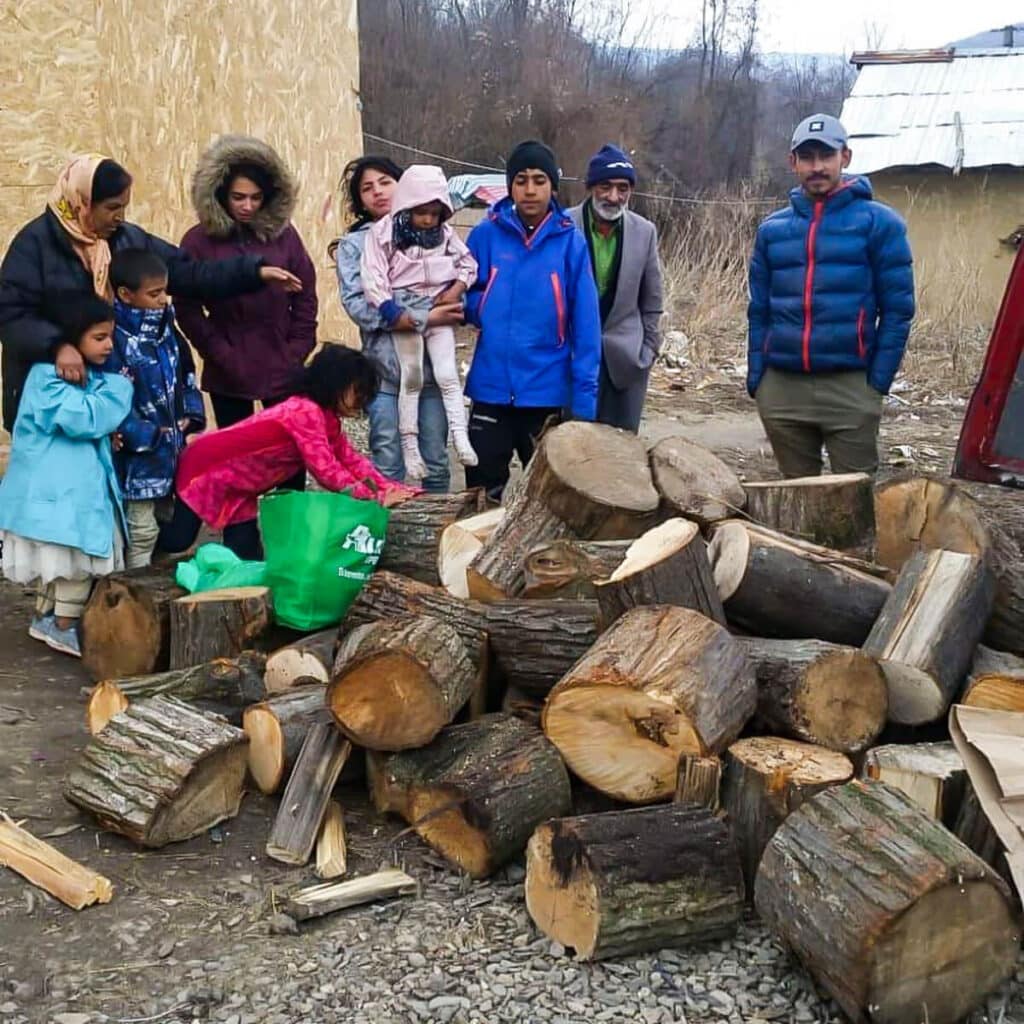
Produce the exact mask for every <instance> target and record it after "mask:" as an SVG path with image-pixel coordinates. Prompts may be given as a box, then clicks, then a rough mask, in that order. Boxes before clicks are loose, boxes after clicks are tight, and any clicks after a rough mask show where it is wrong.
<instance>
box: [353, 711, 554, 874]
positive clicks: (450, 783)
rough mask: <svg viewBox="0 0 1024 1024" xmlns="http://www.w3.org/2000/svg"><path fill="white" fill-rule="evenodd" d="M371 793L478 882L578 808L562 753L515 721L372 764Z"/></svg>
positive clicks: (462, 732) (475, 726)
mask: <svg viewBox="0 0 1024 1024" xmlns="http://www.w3.org/2000/svg"><path fill="white" fill-rule="evenodd" d="M367 763H368V766H369V775H370V793H371V796H372V797H373V801H374V806H375V807H377V809H378V810H381V811H393V812H395V813H398V814H400V815H402V817H404V818H405V819H406V821H408V822H409V823H410V824H411V825H412V826H413V827H414V828H415V830H416V832H417V834H418V835H419V836H420V838H421V839H423V840H424V842H426V843H427V844H428V845H430V846H432V847H433V848H434V849H435V850H437V852H438V853H440V854H441V856H442V857H444V858H445V859H446V860H447V861H449V862H450V863H451V864H454V865H456V866H457V867H460V868H462V869H463V870H464V871H466V872H467V873H468V874H469V875H471V876H472V877H473V878H486V877H487V876H488V875H490V874H492V873H493V872H494V871H496V870H497V869H498V868H499V867H501V865H502V864H504V863H506V861H508V860H510V859H511V858H512V857H514V856H516V855H517V854H520V853H522V852H523V850H524V849H525V848H526V843H527V840H528V839H529V838H530V836H531V835H532V833H533V830H534V829H535V828H536V827H537V826H538V825H539V824H540V823H541V822H542V821H546V820H547V819H548V818H557V817H559V816H561V815H563V814H565V813H566V812H567V811H568V810H569V807H570V803H571V793H570V788H569V776H568V774H567V772H566V770H565V765H564V764H563V763H562V759H561V758H560V757H559V756H558V751H557V750H555V748H554V747H553V746H552V745H551V744H550V743H549V742H548V741H547V740H546V739H545V738H544V736H543V735H542V734H541V733H540V732H539V731H538V730H537V729H535V728H533V727H531V726H529V725H527V724H526V723H525V722H522V721H520V720H519V719H518V718H514V717H513V716H511V715H504V714H496V715H485V716H484V717H483V718H479V719H477V720H476V721H475V722H465V723H463V724H461V725H450V726H448V728H447V729H442V730H441V732H440V733H439V734H438V736H437V738H436V739H435V740H434V741H433V742H432V743H431V744H429V745H428V746H426V747H421V748H420V749H419V750H406V751H403V752H401V753H398V754H391V755H389V756H384V755H382V754H373V753H371V754H370V756H369V758H368V762H367Z"/></svg>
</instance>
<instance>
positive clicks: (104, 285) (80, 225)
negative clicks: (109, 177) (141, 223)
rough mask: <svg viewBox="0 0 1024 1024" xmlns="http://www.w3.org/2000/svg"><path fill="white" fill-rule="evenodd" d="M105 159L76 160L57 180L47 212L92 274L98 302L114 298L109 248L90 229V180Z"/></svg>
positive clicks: (86, 158)
mask: <svg viewBox="0 0 1024 1024" xmlns="http://www.w3.org/2000/svg"><path fill="white" fill-rule="evenodd" d="M105 159H106V158H105V157H102V156H97V155H96V154H94V153H90V154H87V155H85V156H76V157H74V158H73V159H72V161H71V163H69V164H68V165H67V166H66V167H65V168H64V169H63V170H62V171H61V172H60V175H59V176H58V178H57V184H56V185H54V187H53V191H52V192H51V193H50V198H49V199H48V200H47V203H46V205H47V208H48V209H49V210H50V212H51V213H53V214H54V216H56V218H57V220H58V221H60V226H61V227H62V228H63V229H64V230H65V231H66V232H67V234H68V236H69V237H70V239H71V246H72V248H73V249H74V250H75V254H76V255H77V256H78V258H79V259H80V260H81V261H82V264H83V266H84V267H85V269H86V270H88V271H89V273H90V274H92V285H93V288H94V289H95V291H96V294H97V295H98V296H99V297H100V298H101V299H107V300H108V301H109V300H110V299H112V298H113V292H112V289H111V287H110V246H109V245H107V240H106V239H105V238H100V237H99V236H98V235H97V234H96V232H95V229H94V228H93V226H92V215H91V207H92V180H93V178H94V177H95V175H96V168H97V167H99V165H100V164H101V163H102V162H103V160H105Z"/></svg>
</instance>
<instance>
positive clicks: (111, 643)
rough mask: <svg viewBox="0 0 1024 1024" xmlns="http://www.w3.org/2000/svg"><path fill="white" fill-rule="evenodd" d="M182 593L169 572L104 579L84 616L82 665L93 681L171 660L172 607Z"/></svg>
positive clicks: (143, 670)
mask: <svg viewBox="0 0 1024 1024" xmlns="http://www.w3.org/2000/svg"><path fill="white" fill-rule="evenodd" d="M184 593H185V590H184V588H182V587H179V586H178V585H177V583H175V582H174V576H173V574H171V573H170V572H169V571H168V570H167V569H162V568H159V569H154V568H153V567H152V566H150V567H147V568H145V569H133V570H132V571H130V572H124V573H116V574H115V575H113V576H102V577H100V579H98V580H97V581H96V586H95V587H93V591H92V596H91V597H90V598H89V603H88V604H87V605H86V606H85V611H84V612H83V613H82V664H83V665H84V666H85V669H86V671H87V672H88V673H89V677H90V678H91V679H93V680H94V681H95V682H100V681H101V680H103V679H123V678H125V677H126V676H137V675H145V674H146V673H149V672H159V671H161V670H163V669H166V668H167V667H168V659H169V656H170V638H171V626H170V604H171V602H172V601H173V600H175V599H176V598H179V597H181V596H182V595H183V594H184Z"/></svg>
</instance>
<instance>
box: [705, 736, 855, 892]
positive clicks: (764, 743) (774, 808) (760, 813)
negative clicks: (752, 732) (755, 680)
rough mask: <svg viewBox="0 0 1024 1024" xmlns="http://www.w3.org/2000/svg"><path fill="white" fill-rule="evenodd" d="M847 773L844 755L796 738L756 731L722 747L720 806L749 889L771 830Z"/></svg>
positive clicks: (850, 769)
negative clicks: (800, 741) (726, 819)
mask: <svg viewBox="0 0 1024 1024" xmlns="http://www.w3.org/2000/svg"><path fill="white" fill-rule="evenodd" d="M852 777H853V764H852V763H851V762H850V760H849V758H847V757H844V756H843V755H842V754H839V753H836V752H835V751H832V750H826V749H825V748H824V747H816V746H813V745H812V744H810V743H799V742H797V741H796V740H787V739H781V738H778V737H775V736H755V737H751V738H749V739H743V740H738V741H737V742H736V743H734V744H733V745H732V746H731V747H730V748H729V749H728V750H727V751H726V752H725V754H724V755H723V757H722V788H721V802H722V810H724V811H725V812H726V814H727V815H728V819H729V822H730V824H731V826H732V830H733V834H734V835H735V836H736V842H737V845H738V847H739V851H740V862H741V864H742V865H743V877H744V878H745V879H746V883H747V892H748V894H749V895H751V896H753V893H754V879H755V877H756V876H757V866H758V864H760V862H761V856H762V854H763V853H764V848H765V846H767V845H768V841H769V840H770V839H771V837H772V836H773V835H774V834H775V830H776V829H777V828H778V827H779V826H780V825H781V824H782V823H783V822H784V821H785V820H786V818H787V817H788V816H789V815H790V814H791V813H792V812H793V811H795V810H796V809H797V808H798V807H800V806H802V805H803V804H804V803H805V802H806V801H807V800H810V798H811V797H812V796H815V795H817V794H818V793H820V792H821V791H822V790H824V789H828V788H829V787H830V786H837V785H840V784H842V783H844V782H848V781H849V780H850V779H851V778H852Z"/></svg>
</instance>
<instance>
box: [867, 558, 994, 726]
mask: <svg viewBox="0 0 1024 1024" xmlns="http://www.w3.org/2000/svg"><path fill="white" fill-rule="evenodd" d="M994 582H995V581H994V579H993V577H992V573H991V571H990V570H989V569H988V567H987V566H986V564H985V562H984V560H983V559H981V558H979V557H977V556H975V555H963V554H957V553H956V552H954V551H921V552H918V554H916V555H913V556H912V557H911V558H910V559H909V560H908V561H907V562H906V564H905V565H904V566H903V569H902V570H901V571H900V575H899V578H898V579H897V581H896V586H895V587H893V590H892V593H891V594H890V595H889V598H888V600H886V602H885V605H884V606H883V608H882V610H881V612H880V613H879V615H878V619H877V620H876V622H875V625H874V627H873V628H872V630H871V634H870V635H869V636H868V638H867V640H866V641H865V643H864V652H865V653H866V654H870V655H872V656H873V657H875V658H877V659H878V660H879V662H880V664H881V666H882V669H883V671H884V672H885V678H886V682H887V683H888V686H889V718H890V719H891V720H892V721H894V722H899V723H900V724H901V725H924V724H925V723H926V722H934V721H935V720H936V719H938V718H941V717H942V716H943V715H944V714H945V713H946V710H947V709H948V708H949V705H950V704H951V703H952V702H953V698H954V697H955V696H956V694H957V693H958V691H959V689H960V686H961V684H962V683H963V681H964V677H965V676H966V675H967V670H968V668H969V667H970V664H971V656H972V655H973V654H974V648H975V646H976V645H977V643H978V641H979V640H980V639H981V634H982V631H983V630H984V628H985V622H986V620H987V619H988V616H989V612H990V611H991V608H992V599H993V596H994V590H995V587H994Z"/></svg>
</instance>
